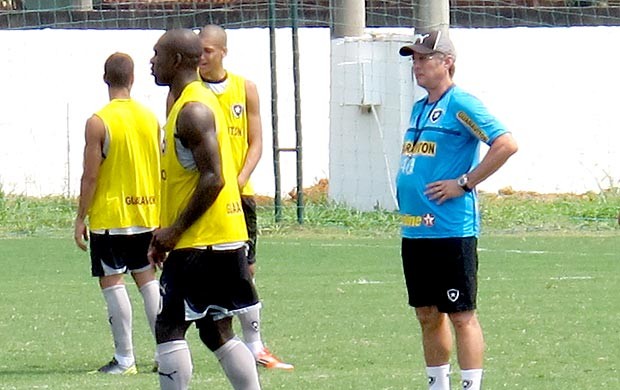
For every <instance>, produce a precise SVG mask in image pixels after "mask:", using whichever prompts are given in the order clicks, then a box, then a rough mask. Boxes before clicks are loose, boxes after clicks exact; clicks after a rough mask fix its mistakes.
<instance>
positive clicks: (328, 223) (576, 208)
mask: <svg viewBox="0 0 620 390" xmlns="http://www.w3.org/2000/svg"><path fill="white" fill-rule="evenodd" d="M306 202H307V203H306V204H305V205H304V208H303V216H304V223H303V224H302V225H299V224H298V223H297V205H296V204H295V203H294V202H291V201H286V202H284V204H283V206H282V209H281V210H282V218H281V220H280V221H279V222H277V223H276V222H275V209H274V206H273V203H269V204H262V205H259V207H258V218H259V228H260V229H261V234H275V235H278V234H285V233H286V234H291V233H296V234H301V235H303V234H309V233H312V232H314V233H316V232H323V233H329V234H335V235H343V234H344V235H357V236H364V237H376V236H398V234H399V216H398V213H397V212H394V211H387V210H374V211H358V210H354V209H352V208H350V207H346V206H343V205H338V204H336V203H334V202H331V201H329V200H328V199H327V198H326V197H325V196H315V197H308V198H306ZM76 206H77V200H76V199H74V198H67V197H45V198H31V197H25V196H15V195H7V194H4V193H3V192H2V190H1V188H0V236H32V235H50V234H63V235H65V234H67V233H66V230H67V229H68V228H70V227H71V226H72V224H73V220H74V218H75V210H76ZM480 210H481V214H482V225H483V232H484V233H485V234H498V233H525V232H558V233H570V232H577V233H584V232H601V231H617V230H618V223H617V215H618V212H619V211H620V189H618V188H612V189H611V190H607V191H605V192H601V193H587V194H582V195H574V194H557V195H555V194H554V195H542V194H535V193H514V194H503V195H497V194H490V193H481V194H480Z"/></svg>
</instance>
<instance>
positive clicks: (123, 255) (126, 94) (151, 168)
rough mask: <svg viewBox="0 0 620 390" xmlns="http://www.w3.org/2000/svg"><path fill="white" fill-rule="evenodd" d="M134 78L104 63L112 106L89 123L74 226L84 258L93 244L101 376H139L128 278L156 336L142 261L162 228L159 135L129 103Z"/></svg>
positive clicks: (153, 286) (153, 294)
mask: <svg viewBox="0 0 620 390" xmlns="http://www.w3.org/2000/svg"><path fill="white" fill-rule="evenodd" d="M133 77H134V75H133V61H132V59H131V57H129V56H128V55H126V54H122V53H115V54H112V55H111V56H110V57H109V58H108V59H107V60H106V62H105V66H104V76H103V79H104V81H105V83H106V84H107V85H108V93H109V97H110V102H109V103H108V104H107V105H106V106H105V107H103V108H102V109H101V110H99V111H98V112H97V113H96V114H94V115H93V116H92V117H91V118H90V119H89V120H88V122H87V123H86V144H85V147H84V173H83V175H82V183H81V189H80V200H79V206H78V212H77V217H76V219H75V232H74V239H75V242H76V244H77V245H78V247H79V248H81V249H83V250H86V249H87V245H86V243H85V240H88V239H89V238H90V249H91V251H90V257H91V267H92V275H93V276H95V277H98V278H99V285H100V287H101V290H102V292H103V296H104V298H105V301H106V305H107V308H108V316H109V322H110V326H111V328H112V335H113V338H114V345H115V351H114V358H113V359H112V361H111V362H110V363H108V364H106V365H105V366H103V367H101V368H100V369H99V371H100V372H103V373H108V374H135V373H136V366H135V357H134V353H133V344H132V335H131V332H132V315H131V304H130V301H129V297H128V295H127V290H126V288H125V284H124V281H123V275H124V274H125V273H126V272H127V271H130V272H131V275H132V276H133V279H134V280H135V282H136V284H137V285H138V288H139V289H140V293H141V294H142V297H143V300H144V307H145V311H146V315H147V318H148V321H149V325H150V327H151V330H152V331H153V333H154V332H155V319H156V317H157V311H158V310H159V303H160V295H159V282H158V281H157V279H156V278H155V268H154V267H153V266H152V265H151V264H150V263H149V260H148V258H147V251H148V247H149V243H150V241H151V238H152V231H153V230H155V228H156V227H157V226H159V206H160V180H159V177H160V173H159V172H160V160H159V131H160V129H159V123H158V122H157V117H156V116H155V114H153V113H152V112H151V111H150V110H148V109H147V108H145V107H144V106H142V105H141V104H140V103H138V102H136V101H135V100H133V99H132V98H131V96H130V91H131V86H132V84H133ZM87 216H88V220H89V227H90V234H89V230H88V229H87V227H86V222H85V220H86V217H87ZM89 236H90V237H89Z"/></svg>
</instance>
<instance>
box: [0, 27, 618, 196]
mask: <svg viewBox="0 0 620 390" xmlns="http://www.w3.org/2000/svg"><path fill="white" fill-rule="evenodd" d="M383 31H385V30H383ZM390 31H391V32H397V33H405V34H407V33H410V32H411V31H404V30H390ZM161 34H162V31H140V30H125V31H123V30H117V31H112V30H107V31H102V30H26V31H7V30H4V31H0V64H2V66H1V68H0V69H1V72H0V85H1V86H2V92H1V93H0V107H1V110H2V111H1V112H2V115H0V183H1V184H2V187H3V191H5V192H12V193H25V194H28V195H35V196H38V195H46V194H71V195H74V194H76V193H77V192H78V191H79V178H80V174H81V163H82V148H83V131H84V123H85V121H86V119H87V118H88V117H89V116H90V115H91V114H92V112H94V111H96V110H97V109H98V108H99V107H101V106H102V105H104V104H105V103H106V101H107V93H106V88H105V85H104V84H103V82H102V80H101V77H102V71H103V62H104V61H105V58H106V57H107V56H108V55H109V54H111V53H113V52H115V51H123V52H126V53H128V54H130V55H131V56H132V57H133V58H134V61H135V62H136V82H135V85H134V92H133V95H134V97H135V98H136V99H138V100H140V101H142V102H144V103H145V104H147V105H148V106H150V107H152V108H153V109H154V110H155V111H156V112H157V114H158V116H159V117H160V120H161V121H162V122H163V121H164V119H165V118H164V100H165V95H166V89H165V88H161V87H157V86H155V84H154V82H153V80H152V76H151V75H150V65H149V59H150V58H151V56H152V47H153V45H154V43H155V42H156V40H157V39H158V38H159V36H160V35H161ZM452 38H453V40H454V42H455V45H456V47H457V50H458V60H457V72H456V77H455V81H456V82H457V83H458V84H459V85H461V86H462V87H464V88H466V89H468V90H469V91H471V92H472V93H474V94H475V95H477V96H478V97H479V98H481V100H482V101H483V102H484V103H485V104H486V105H487V106H488V107H489V109H490V110H491V112H493V113H494V114H496V115H497V116H498V117H499V118H501V120H502V121H503V122H504V123H505V124H506V125H507V126H508V127H509V128H510V129H511V130H512V131H513V133H514V135H515V137H516V139H517V140H518V142H519V144H520V148H521V149H520V152H519V153H518V155H516V156H515V157H514V158H513V159H512V160H511V161H510V162H509V163H508V164H507V165H506V166H505V167H504V169H502V171H500V172H498V173H497V174H496V175H495V176H493V177H492V178H490V179H489V180H488V181H486V182H485V183H483V184H482V185H481V186H480V188H481V189H483V190H487V191H496V190H497V189H499V188H502V187H506V186H512V187H513V188H514V189H516V190H528V191H537V192H577V193H581V192H585V191H589V190H594V191H597V190H599V189H600V188H604V187H608V186H610V185H618V179H619V178H620V155H619V154H620V152H619V151H618V148H617V147H616V145H619V144H620V142H619V141H620V131H618V130H619V129H618V127H620V126H619V125H618V121H617V119H616V117H617V114H616V112H617V111H616V107H615V106H616V105H617V104H616V102H615V100H616V99H615V93H616V91H618V90H619V87H620V76H618V75H617V72H616V69H618V68H619V67H620V53H618V52H617V51H615V50H611V49H610V48H611V46H610V43H611V42H616V41H617V40H618V38H620V28H618V27H572V28H513V29H455V30H453V31H452ZM330 44H331V43H330V37H329V31H328V30H327V29H302V30H300V51H301V52H300V61H301V64H300V67H301V77H300V79H301V93H302V112H301V113H302V127H303V132H304V137H303V140H304V145H303V146H304V172H305V177H304V185H305V186H308V185H312V184H313V183H315V182H316V181H318V179H321V178H324V177H328V172H329V150H328V145H329V126H330V119H329V107H330V96H329V93H330V92H329V91H330V58H329V56H330ZM291 45H292V44H291V40H290V30H281V31H279V32H278V39H277V50H278V86H279V88H278V97H279V99H280V105H279V124H280V132H281V134H280V146H281V147H288V146H294V139H295V138H294V121H293V119H294V118H293V115H294V112H293V110H294V105H293V102H292V99H293V88H292V80H293V77H292V55H291ZM229 49H230V52H229V56H228V58H227V59H226V63H227V65H228V67H229V68H230V69H231V70H232V71H236V72H238V73H242V74H244V75H246V76H247V77H248V78H250V79H252V80H254V81H255V82H256V84H257V86H258V89H259V93H260V95H261V112H262V116H263V126H264V132H265V150H264V154H263V156H264V158H263V160H262V161H261V163H260V164H259V166H258V168H257V171H256V173H255V175H254V182H255V187H256V189H257V191H258V192H259V193H261V194H273V191H274V190H273V189H274V184H273V167H272V158H271V157H272V152H271V123H270V119H271V114H270V99H271V96H270V83H271V81H270V71H269V37H268V31H267V30H265V29H246V30H231V31H229ZM394 55H395V56H397V55H398V54H397V53H394ZM386 152H387V153H393V154H395V155H397V154H398V153H399V150H398V149H397V150H393V151H386ZM281 161H282V173H283V182H282V183H283V184H282V188H283V190H285V191H288V190H290V189H292V188H293V187H294V186H295V158H294V155H293V154H292V153H291V154H287V155H284V156H282V159H281ZM337 180H339V178H337V177H333V178H330V181H332V182H334V181H337Z"/></svg>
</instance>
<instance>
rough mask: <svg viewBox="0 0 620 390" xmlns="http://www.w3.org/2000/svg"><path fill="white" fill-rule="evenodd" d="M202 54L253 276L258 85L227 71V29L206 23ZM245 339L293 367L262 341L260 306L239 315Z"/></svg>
mask: <svg viewBox="0 0 620 390" xmlns="http://www.w3.org/2000/svg"><path fill="white" fill-rule="evenodd" d="M199 37H200V40H201V42H202V49H203V55H202V60H201V63H200V68H199V69H200V77H201V78H202V81H203V82H204V84H205V85H206V86H207V87H208V88H209V89H211V90H212V91H213V92H214V93H215V96H217V99H218V101H219V104H220V106H221V107H222V111H223V112H224V115H225V116H226V123H227V130H228V134H229V136H230V143H231V149H232V153H233V157H234V161H235V168H236V170H237V183H238V185H239V190H240V191H241V203H242V205H243V213H244V216H245V222H246V225H247V230H248V236H249V240H248V256H247V258H248V263H249V265H250V270H251V271H252V276H254V272H255V262H256V239H257V230H258V227H257V218H256V201H255V198H254V189H253V187H252V184H251V182H250V175H251V174H252V172H254V169H255V168H256V165H257V164H258V162H259V160H260V158H261V154H262V151H263V140H262V126H261V118H260V110H259V99H258V91H257V89H256V85H255V84H254V83H253V82H251V81H250V80H247V79H245V78H243V77H241V76H239V75H236V74H234V73H231V72H228V71H227V70H226V69H225V68H224V64H223V60H224V57H225V56H226V54H227V52H228V49H227V37H226V31H225V30H224V29H223V28H222V27H220V26H217V25H208V26H205V27H203V28H202V29H201V30H200V33H199ZM239 320H240V322H241V329H242V331H243V337H244V340H245V343H246V344H247V346H248V347H249V348H250V350H251V351H252V353H253V354H254V358H255V359H256V362H257V363H258V364H259V365H261V366H263V367H266V368H273V369H282V370H292V369H293V368H294V367H293V365H292V364H288V363H284V362H282V361H281V360H280V359H278V358H277V357H276V356H275V355H274V354H272V353H271V352H270V351H269V350H268V349H267V348H266V347H265V345H264V344H263V341H262V338H261V331H260V309H257V310H253V311H248V312H245V313H242V314H240V315H239Z"/></svg>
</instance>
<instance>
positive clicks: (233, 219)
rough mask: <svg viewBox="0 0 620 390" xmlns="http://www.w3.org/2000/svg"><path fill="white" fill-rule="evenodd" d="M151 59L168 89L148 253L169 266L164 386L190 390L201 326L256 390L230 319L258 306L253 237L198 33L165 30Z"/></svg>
mask: <svg viewBox="0 0 620 390" xmlns="http://www.w3.org/2000/svg"><path fill="white" fill-rule="evenodd" d="M154 51H155V55H154V56H153V58H152V59H151V64H152V71H153V76H154V77H155V82H156V84H158V85H165V86H169V88H170V91H169V99H168V102H167V110H168V118H167V122H166V125H165V126H164V130H165V135H164V140H163V141H164V142H163V143H162V211H161V228H160V229H158V230H156V231H155V232H154V234H153V241H152V243H151V248H150V252H149V253H150V257H151V259H152V260H153V261H154V262H156V263H163V271H162V275H161V279H160V283H161V286H162V311H161V313H160V314H159V316H158V317H157V324H156V338H157V352H158V356H159V383H160V387H161V389H163V390H173V389H174V390H180V389H186V388H188V386H189V382H190V379H191V376H192V361H191V356H190V352H189V347H188V345H187V342H186V340H185V334H186V332H187V329H188V327H189V326H190V325H191V324H192V323H194V322H195V323H196V326H197V328H198V330H199V336H200V339H201V340H202V342H203V343H204V344H205V345H206V346H207V347H208V348H209V349H210V350H211V351H213V353H214V354H215V355H216V357H217V359H218V361H219V362H220V364H221V365H222V368H223V369H224V372H225V374H226V376H227V377H228V379H229V381H230V383H231V384H232V386H233V388H234V389H236V390H258V389H260V383H259V380H258V372H257V369H256V364H255V361H254V358H253V356H252V353H251V352H250V350H249V349H248V348H247V347H246V345H245V344H244V343H243V342H242V341H241V340H239V339H238V338H237V337H236V336H235V334H234V332H233V328H232V316H234V315H237V314H239V313H243V312H245V311H248V310H255V309H256V308H257V307H258V306H259V305H260V303H259V301H258V296H257V295H256V291H255V289H254V284H253V282H252V276H251V274H250V271H249V268H248V264H247V261H246V257H245V242H246V241H247V239H248V236H247V231H246V226H245V220H244V217H243V211H242V209H241V199H240V195H239V189H238V186H237V181H236V176H237V171H236V169H235V165H234V162H233V159H232V153H231V150H230V140H229V136H228V132H227V131H226V120H225V118H224V116H223V114H222V111H221V109H220V107H219V105H218V102H217V99H216V98H215V96H214V95H213V93H212V92H211V91H210V90H208V89H207V88H205V87H204V86H203V85H202V83H201V82H200V80H198V76H197V73H196V70H197V67H198V63H199V61H200V57H201V55H202V46H201V45H200V39H199V38H198V36H197V35H196V34H195V33H194V32H193V31H191V30H188V29H177V30H170V31H168V32H166V33H165V34H164V35H163V36H162V37H161V38H160V39H159V41H158V42H157V44H156V45H155V47H154Z"/></svg>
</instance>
